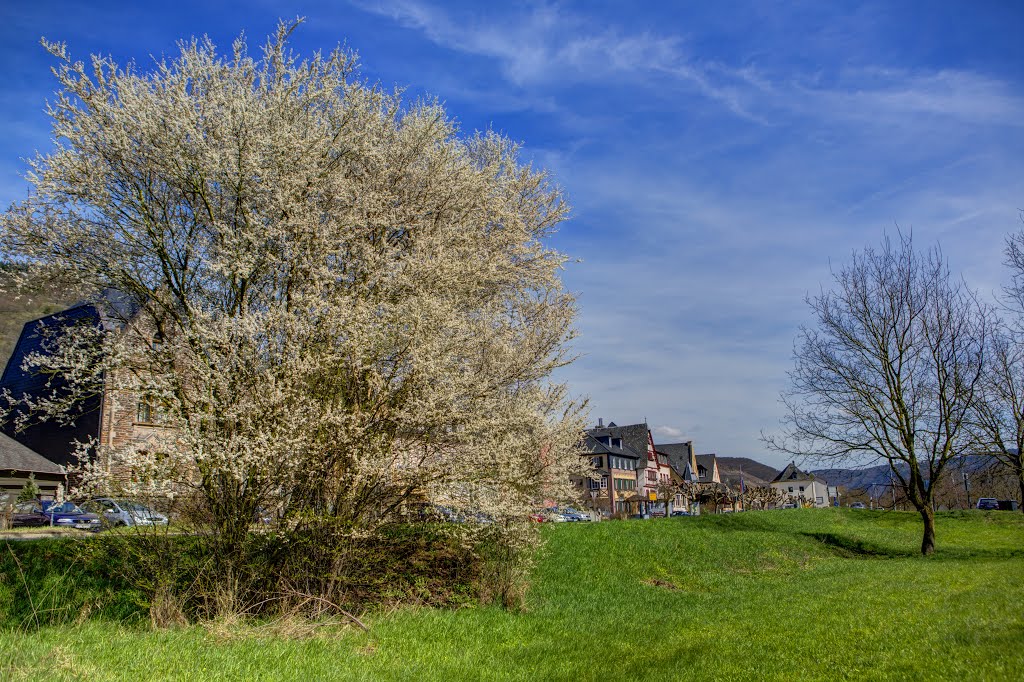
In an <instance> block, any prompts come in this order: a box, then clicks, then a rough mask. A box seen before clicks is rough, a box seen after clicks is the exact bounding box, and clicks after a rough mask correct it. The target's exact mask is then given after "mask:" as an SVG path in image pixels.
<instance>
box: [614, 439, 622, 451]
mask: <svg viewBox="0 0 1024 682" xmlns="http://www.w3.org/2000/svg"><path fill="white" fill-rule="evenodd" d="M612 447H615V448H620V449H621V448H622V439H621V438H612Z"/></svg>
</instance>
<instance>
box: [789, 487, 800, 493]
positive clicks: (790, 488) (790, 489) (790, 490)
mask: <svg viewBox="0 0 1024 682" xmlns="http://www.w3.org/2000/svg"><path fill="white" fill-rule="evenodd" d="M801 490H802V488H801ZM789 492H793V486H789Z"/></svg>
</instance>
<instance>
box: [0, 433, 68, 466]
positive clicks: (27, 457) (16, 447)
mask: <svg viewBox="0 0 1024 682" xmlns="http://www.w3.org/2000/svg"><path fill="white" fill-rule="evenodd" d="M0 471H27V472H33V473H37V474H63V473H64V468H63V467H61V466H59V465H57V464H54V463H53V462H51V461H50V460H48V459H46V458H45V457H43V456H42V455H40V454H38V453H37V452H35V451H34V450H31V449H29V448H27V447H25V446H24V445H22V444H21V443H19V442H18V441H16V440H14V439H13V438H11V437H9V436H6V435H4V434H2V433H0Z"/></svg>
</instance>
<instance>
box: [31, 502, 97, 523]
mask: <svg viewBox="0 0 1024 682" xmlns="http://www.w3.org/2000/svg"><path fill="white" fill-rule="evenodd" d="M33 508H34V509H38V510H39V511H40V513H42V514H43V515H45V516H46V519H47V525H52V526H54V527H57V528H78V529H79V530H99V529H100V528H101V527H102V520H101V519H100V517H99V516H97V515H96V514H89V513H87V512H84V511H82V510H81V509H80V508H79V506H78V505H77V504H75V503H74V502H61V503H60V504H57V503H54V502H43V503H40V504H36V505H34V507H33Z"/></svg>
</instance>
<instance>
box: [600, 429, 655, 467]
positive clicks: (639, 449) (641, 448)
mask: <svg viewBox="0 0 1024 682" xmlns="http://www.w3.org/2000/svg"><path fill="white" fill-rule="evenodd" d="M647 433H648V428H647V424H646V423H641V424H629V425H627V426H619V425H618V424H616V423H615V422H609V423H608V425H607V426H599V427H595V428H593V429H587V435H589V436H593V437H594V438H600V437H601V436H611V437H612V438H621V439H622V449H623V450H629V451H630V452H633V453H635V456H636V457H637V458H639V461H638V462H637V465H636V467H637V469H645V468H646V467H647Z"/></svg>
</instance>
